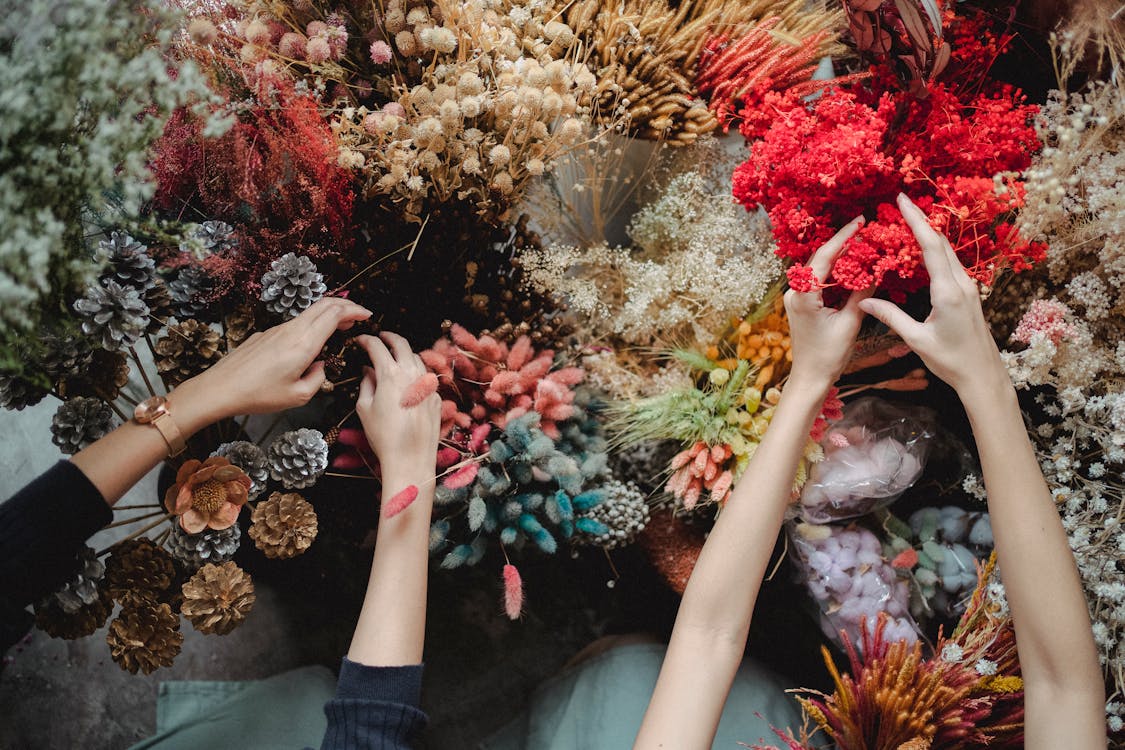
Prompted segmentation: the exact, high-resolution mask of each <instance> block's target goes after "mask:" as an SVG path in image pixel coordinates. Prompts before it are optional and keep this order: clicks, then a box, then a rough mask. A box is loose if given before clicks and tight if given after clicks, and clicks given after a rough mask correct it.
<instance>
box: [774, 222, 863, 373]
mask: <svg viewBox="0 0 1125 750" xmlns="http://www.w3.org/2000/svg"><path fill="white" fill-rule="evenodd" d="M861 226H863V217H862V216H859V217H856V218H855V219H853V220H852V221H851V223H849V224H848V225H847V226H845V227H844V228H843V229H841V230H840V231H839V232H837V233H836V234H835V235H834V236H833V237H832V239H830V240H828V242H825V243H824V244H823V245H822V246H821V247H820V249H819V250H817V251H816V252H815V253H814V254H813V256H812V258H811V259H810V260H809V264H808V265H809V268H810V269H811V270H812V272H813V275H814V276H815V277H816V278H817V279H818V280H821V281H823V280H824V279H825V278H827V276H828V273H829V271H831V269H832V264H833V263H834V262H835V260H836V257H837V256H838V255H839V254H840V251H841V250H843V248H844V243H845V242H847V241H848V238H850V237H851V236H852V235H853V234H855V233H856V231H857V230H858V229H859V228H860V227H861ZM872 293H873V290H864V291H858V292H852V294H851V296H850V297H849V298H848V301H847V303H846V304H845V305H844V306H843V307H842V308H841V309H839V310H834V309H832V308H831V307H826V306H825V304H824V296H823V294H822V292H821V290H820V289H819V288H818V289H815V290H813V291H811V292H797V291H794V290H793V289H790V290H789V291H787V292H786V293H785V312H786V314H787V315H788V317H789V337H790V345H791V346H792V350H793V367H792V369H791V371H790V375H789V379H790V381H791V382H796V381H800V382H801V383H803V384H805V385H809V386H811V387H813V388H816V389H817V390H825V391H827V390H828V388H829V387H831V386H832V384H833V383H835V382H836V379H837V378H839V377H840V373H841V372H842V371H843V369H844V366H845V365H846V364H847V362H848V358H849V357H850V355H851V351H852V347H853V346H854V345H855V338H856V335H858V334H859V326H860V323H861V322H862V321H863V313H862V312H861V311H860V308H859V303H860V301H861V300H864V299H867V298H868V297H870V296H871V294H872Z"/></svg>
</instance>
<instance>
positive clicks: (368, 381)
mask: <svg viewBox="0 0 1125 750" xmlns="http://www.w3.org/2000/svg"><path fill="white" fill-rule="evenodd" d="M373 398H375V371H374V370H372V369H371V368H370V367H364V368H363V380H362V381H360V383H359V398H358V399H356V407H357V408H359V407H362V406H364V405H366V404H369V403H371V399H373Z"/></svg>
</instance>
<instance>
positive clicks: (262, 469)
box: [211, 440, 270, 500]
mask: <svg viewBox="0 0 1125 750" xmlns="http://www.w3.org/2000/svg"><path fill="white" fill-rule="evenodd" d="M211 455H212V456H222V457H223V458H225V459H226V460H228V461H230V462H231V463H232V464H234V465H235V466H237V467H238V468H240V469H242V470H243V471H245V472H246V476H248V477H250V482H251V484H250V499H251V500H254V499H255V498H257V497H258V495H260V494H262V491H263V490H265V489H266V482H268V481H269V478H270V469H269V463H268V462H267V461H266V452H265V451H263V450H262V449H261V448H259V447H258V446H256V445H254V444H253V443H251V442H249V441H247V440H238V441H235V442H233V443H223V444H222V445H220V446H219V447H218V448H216V449H215V452H214V453H212V454H211Z"/></svg>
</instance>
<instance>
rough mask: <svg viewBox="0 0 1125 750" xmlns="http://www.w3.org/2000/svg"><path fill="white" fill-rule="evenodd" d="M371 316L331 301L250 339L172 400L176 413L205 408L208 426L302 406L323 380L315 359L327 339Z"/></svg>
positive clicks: (179, 390)
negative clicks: (202, 405) (224, 420)
mask: <svg viewBox="0 0 1125 750" xmlns="http://www.w3.org/2000/svg"><path fill="white" fill-rule="evenodd" d="M369 317H371V311H370V310H367V309H366V308H364V307H361V306H360V305H357V304H356V303H354V302H349V301H348V300H345V299H341V298H339V297H326V298H324V299H322V300H320V301H319V302H316V303H315V304H313V305H311V306H310V307H309V308H308V309H307V310H305V311H304V312H302V313H301V314H300V315H298V316H297V317H295V318H293V319H292V320H289V321H286V322H284V323H282V324H280V325H276V326H274V327H273V328H270V329H269V330H267V331H260V332H258V333H255V334H254V335H252V336H250V337H249V338H248V339H246V341H244V342H243V343H242V345H241V346H239V347H238V348H236V349H235V350H234V351H233V352H231V353H230V354H228V355H227V356H225V357H223V358H222V359H221V360H219V361H218V362H217V363H216V364H215V365H214V366H213V367H211V368H210V369H208V370H207V371H205V372H203V373H202V374H200V375H197V376H196V377H194V378H192V379H190V380H188V381H187V382H185V383H184V384H182V385H181V386H179V387H178V388H177V389H176V390H175V392H174V393H173V394H172V396H170V397H169V399H170V401H173V402H175V403H176V407H177V409H179V408H180V406H181V405H183V408H184V412H185V413H186V412H189V411H190V412H193V413H194V412H197V411H199V410H200V409H199V406H198V405H200V404H204V405H206V406H205V408H206V416H207V419H205V420H204V422H205V423H209V422H214V421H217V420H219V419H224V418H227V417H233V416H235V415H238V414H262V413H267V412H274V411H283V410H285V409H292V408H293V407H296V406H301V405H302V404H305V403H308V401H309V399H311V398H312V397H313V396H314V395H316V393H317V392H318V391H319V390H320V386H321V384H322V383H323V382H324V363H323V362H320V361H315V360H316V358H317V356H319V355H320V352H321V350H322V349H323V348H324V344H325V342H326V341H328V337H329V336H331V335H332V334H333V333H334V332H336V331H338V330H340V331H343V330H347V329H348V328H351V327H352V326H353V325H355V323H356V321H360V320H366V319H367V318H369Z"/></svg>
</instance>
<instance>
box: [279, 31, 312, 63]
mask: <svg viewBox="0 0 1125 750" xmlns="http://www.w3.org/2000/svg"><path fill="white" fill-rule="evenodd" d="M306 44H307V40H306V39H305V37H304V36H303V35H301V34H298V33H297V32H295V31H290V32H288V33H286V34H283V35H282V37H281V41H280V42H278V43H277V51H278V52H279V53H280V54H281V56H282V57H288V58H289V59H291V60H304V59H305V45H306Z"/></svg>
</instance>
